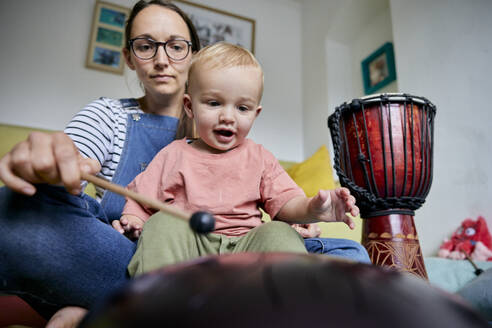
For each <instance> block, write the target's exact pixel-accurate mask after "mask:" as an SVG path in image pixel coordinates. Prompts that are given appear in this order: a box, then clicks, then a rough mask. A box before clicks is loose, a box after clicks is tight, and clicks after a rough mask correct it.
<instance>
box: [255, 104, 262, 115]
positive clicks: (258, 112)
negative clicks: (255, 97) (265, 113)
mask: <svg viewBox="0 0 492 328" xmlns="http://www.w3.org/2000/svg"><path fill="white" fill-rule="evenodd" d="M262 109H263V107H261V106H258V108H257V109H256V116H255V117H258V115H260V113H261V110H262Z"/></svg>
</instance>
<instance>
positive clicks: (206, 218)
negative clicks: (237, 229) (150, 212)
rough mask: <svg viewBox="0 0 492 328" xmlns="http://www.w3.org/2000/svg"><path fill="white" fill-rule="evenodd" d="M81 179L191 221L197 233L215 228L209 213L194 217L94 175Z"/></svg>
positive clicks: (196, 214) (85, 174)
mask: <svg viewBox="0 0 492 328" xmlns="http://www.w3.org/2000/svg"><path fill="white" fill-rule="evenodd" d="M81 177H82V179H83V180H86V181H88V182H91V183H93V184H95V185H96V186H99V187H101V188H104V189H106V190H109V191H112V192H114V193H116V194H118V195H121V196H124V197H128V198H130V199H133V200H134V201H136V202H138V203H140V204H142V205H145V206H148V207H150V208H153V209H156V210H159V211H161V212H164V213H167V214H171V215H173V216H175V217H177V218H180V219H182V220H185V221H189V222H190V226H191V228H192V229H193V230H194V231H196V232H199V233H208V232H211V231H213V230H214V228H215V219H214V217H213V216H212V215H211V214H210V213H208V212H195V213H193V214H192V215H190V214H189V213H188V212H185V211H183V210H181V209H179V208H177V207H175V206H171V205H166V204H164V203H162V202H160V201H158V200H157V199H152V198H149V197H147V196H144V195H142V194H139V193H136V192H134V191H131V190H128V189H126V188H123V187H122V186H120V185H117V184H114V183H111V182H109V181H106V180H104V179H101V178H98V177H96V176H94V175H90V174H87V173H84V172H82V173H81Z"/></svg>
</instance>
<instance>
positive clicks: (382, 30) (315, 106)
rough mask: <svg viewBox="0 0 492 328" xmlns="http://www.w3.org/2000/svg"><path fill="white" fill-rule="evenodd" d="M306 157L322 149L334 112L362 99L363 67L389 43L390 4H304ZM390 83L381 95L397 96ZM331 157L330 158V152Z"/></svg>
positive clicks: (375, 0) (351, 0) (339, 0)
mask: <svg viewBox="0 0 492 328" xmlns="http://www.w3.org/2000/svg"><path fill="white" fill-rule="evenodd" d="M300 2H301V3H302V28H303V31H302V39H303V49H304V53H303V56H304V57H303V86H304V99H303V105H304V106H303V111H304V156H305V157H308V156H310V155H311V154H313V153H314V152H315V151H316V149H317V148H318V147H320V146H321V145H323V144H324V145H326V146H328V148H329V149H330V151H331V148H332V143H331V137H330V131H329V129H328V127H327V124H326V121H327V118H328V116H329V115H330V114H331V113H333V111H334V110H335V107H337V106H339V105H341V104H342V103H343V102H345V101H350V100H352V99H353V98H359V97H361V96H363V95H364V91H363V85H362V75H361V62H362V60H363V59H365V58H366V57H367V56H369V55H370V54H371V53H372V52H373V51H375V50H376V49H377V48H379V47H380V46H382V45H383V44H384V43H385V42H387V41H390V42H391V41H392V33H391V17H390V11H389V2H388V0H371V1H366V0H330V1H325V0H303V1H301V0H300ZM397 88H398V87H397V83H396V82H394V83H391V84H389V85H388V86H386V87H385V88H384V89H382V90H381V92H396V91H397V90H398V89H397ZM332 157H333V152H332Z"/></svg>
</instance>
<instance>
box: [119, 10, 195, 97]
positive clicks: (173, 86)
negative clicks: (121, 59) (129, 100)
mask: <svg viewBox="0 0 492 328" xmlns="http://www.w3.org/2000/svg"><path fill="white" fill-rule="evenodd" d="M137 37H144V38H149V39H152V40H154V41H159V42H166V41H169V40H172V39H185V40H188V41H189V40H190V33H189V30H188V26H187V25H186V23H185V21H184V20H183V19H182V18H181V16H180V15H179V14H178V13H176V12H175V11H173V10H170V9H168V8H165V7H162V6H159V5H151V6H149V7H147V8H145V9H143V10H142V11H140V12H139V13H138V15H137V16H136V17H135V20H134V21H133V26H132V29H131V39H134V38H137ZM123 51H124V55H125V59H126V62H127V64H128V67H130V69H132V70H135V71H136V73H137V76H138V78H139V79H140V81H141V82H142V84H143V85H144V88H145V92H146V94H149V93H150V94H153V95H154V96H159V95H174V94H180V93H183V92H184V88H185V83H186V79H187V77H188V69H189V67H190V64H191V49H190V52H189V54H188V56H187V57H186V58H185V59H183V60H181V61H173V60H171V59H169V57H168V56H167V55H166V52H165V51H164V47H159V48H158V50H157V54H156V55H155V57H154V58H151V59H147V60H144V59H140V58H138V57H136V56H135V54H133V52H132V51H131V50H128V49H126V48H125V49H124V50H123Z"/></svg>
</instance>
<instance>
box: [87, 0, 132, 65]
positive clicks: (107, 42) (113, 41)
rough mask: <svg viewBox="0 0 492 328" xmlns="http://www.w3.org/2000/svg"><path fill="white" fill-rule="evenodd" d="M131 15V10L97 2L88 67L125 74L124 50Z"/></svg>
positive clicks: (88, 54) (88, 51)
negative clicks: (126, 23) (126, 24)
mask: <svg viewBox="0 0 492 328" xmlns="http://www.w3.org/2000/svg"><path fill="white" fill-rule="evenodd" d="M129 14H130V9H129V8H126V7H122V6H119V5H115V4H111V3H108V2H104V1H97V2H96V5H95V8H94V15H93V18H92V30H91V36H90V41H89V49H88V50H87V59H86V67H88V68H92V69H98V70H102V71H107V72H111V73H116V74H123V71H124V67H125V60H124V58H123V53H122V49H123V46H124V44H123V43H124V42H125V22H126V20H127V19H128V15H129Z"/></svg>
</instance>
